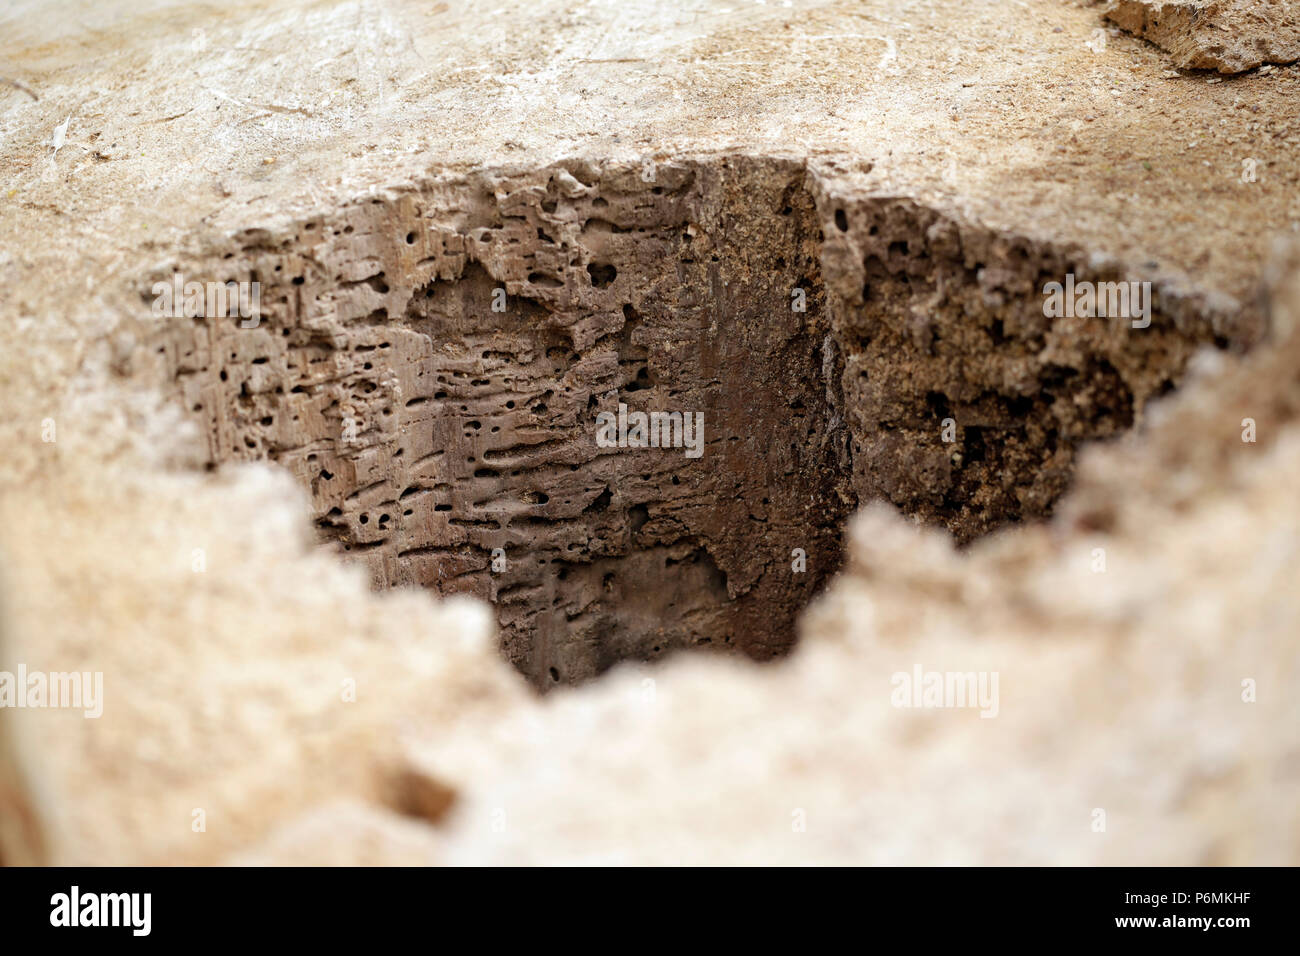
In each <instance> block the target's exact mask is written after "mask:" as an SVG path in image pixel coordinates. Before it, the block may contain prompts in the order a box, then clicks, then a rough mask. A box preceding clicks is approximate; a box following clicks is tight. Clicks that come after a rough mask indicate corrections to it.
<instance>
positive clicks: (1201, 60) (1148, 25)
mask: <svg viewBox="0 0 1300 956" xmlns="http://www.w3.org/2000/svg"><path fill="white" fill-rule="evenodd" d="M1106 16H1107V17H1108V18H1109V19H1111V20H1113V21H1115V23H1117V24H1118V25H1119V26H1121V27H1123V28H1124V29H1125V30H1128V31H1129V32H1130V33H1134V34H1136V35H1137V36H1140V37H1142V38H1144V39H1146V40H1150V41H1151V42H1152V43H1154V44H1156V45H1157V46H1159V47H1162V48H1164V49H1165V50H1168V51H1169V53H1170V55H1171V56H1172V57H1173V61H1174V65H1175V66H1177V67H1180V68H1182V69H1186V70H1216V71H1218V72H1219V73H1242V72H1245V71H1246V70H1253V69H1255V68H1256V67H1257V66H1260V65H1262V64H1265V63H1293V62H1295V61H1296V60H1300V9H1297V8H1296V5H1295V4H1294V3H1291V2H1290V0H1115V2H1113V3H1111V4H1110V6H1108V7H1107V8H1106Z"/></svg>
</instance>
